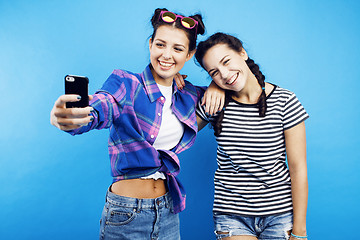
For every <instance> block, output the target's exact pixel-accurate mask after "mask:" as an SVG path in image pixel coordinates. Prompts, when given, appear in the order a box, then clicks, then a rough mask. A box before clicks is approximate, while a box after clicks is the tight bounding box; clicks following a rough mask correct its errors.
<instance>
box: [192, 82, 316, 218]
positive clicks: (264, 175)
mask: <svg viewBox="0 0 360 240" xmlns="http://www.w3.org/2000/svg"><path fill="white" fill-rule="evenodd" d="M266 102H267V111H266V116H265V117H260V116H259V111H258V107H257V105H256V104H243V103H239V102H236V101H235V100H231V101H230V103H229V104H228V106H227V107H226V109H225V114H224V119H223V122H222V132H221V133H220V135H219V137H217V138H216V140H217V143H218V149H217V163H218V169H217V170H216V172H215V178H214V181H215V197H214V208H213V211H214V212H221V213H228V214H238V215H246V216H266V215H275V214H281V213H284V212H288V211H291V210H292V199H291V181H290V174H289V170H288V168H287V165H286V152H285V137H284V130H286V129H289V128H291V127H294V126H296V125H297V124H299V123H301V122H303V121H304V120H305V119H307V118H308V117H309V116H308V114H307V113H306V111H305V109H304V108H303V106H302V105H301V103H300V102H299V100H298V99H297V97H296V96H295V94H294V93H292V92H290V91H288V90H286V89H283V88H280V87H277V86H275V88H274V89H273V91H272V92H271V93H270V94H269V95H268V96H267V100H266ZM197 113H198V114H199V115H200V117H202V118H203V119H204V120H206V121H208V122H209V121H210V122H211V121H213V120H214V119H213V118H212V117H210V118H209V117H207V116H206V114H205V112H204V109H203V108H202V107H200V105H199V107H198V110H197Z"/></svg>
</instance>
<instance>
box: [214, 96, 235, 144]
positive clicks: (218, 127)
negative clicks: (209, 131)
mask: <svg viewBox="0 0 360 240" xmlns="http://www.w3.org/2000/svg"><path fill="white" fill-rule="evenodd" d="M230 99H231V94H230V92H229V91H225V103H224V108H223V109H222V110H221V112H220V113H219V114H218V115H217V116H216V117H215V118H214V121H213V122H212V125H213V127H214V135H215V136H216V137H218V136H219V135H220V133H221V130H222V127H221V123H222V121H223V119H224V114H225V108H226V107H227V105H229V102H230Z"/></svg>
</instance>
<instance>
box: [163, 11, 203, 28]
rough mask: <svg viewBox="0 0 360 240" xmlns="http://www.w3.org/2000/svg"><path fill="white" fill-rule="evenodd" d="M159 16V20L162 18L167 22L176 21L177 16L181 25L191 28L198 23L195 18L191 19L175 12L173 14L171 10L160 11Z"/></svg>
mask: <svg viewBox="0 0 360 240" xmlns="http://www.w3.org/2000/svg"><path fill="white" fill-rule="evenodd" d="M159 18H161V20H163V21H164V22H167V23H173V22H175V21H176V19H177V18H180V19H181V25H182V26H183V27H184V28H187V29H193V28H194V27H196V26H197V25H198V21H196V20H195V19H193V18H191V17H184V16H181V15H177V14H175V13H173V12H169V11H161V12H160V16H159ZM196 30H197V29H196Z"/></svg>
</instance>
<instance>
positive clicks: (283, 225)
mask: <svg viewBox="0 0 360 240" xmlns="http://www.w3.org/2000/svg"><path fill="white" fill-rule="evenodd" d="M214 223H215V234H216V239H222V238H225V237H231V236H244V235H246V236H254V237H256V238H257V239H258V240H263V239H268V240H269V239H271V240H287V239H289V238H290V233H291V230H292V227H293V214H292V212H289V213H284V214H280V215H274V216H267V217H246V216H240V215H235V214H233V215H229V214H222V213H214Z"/></svg>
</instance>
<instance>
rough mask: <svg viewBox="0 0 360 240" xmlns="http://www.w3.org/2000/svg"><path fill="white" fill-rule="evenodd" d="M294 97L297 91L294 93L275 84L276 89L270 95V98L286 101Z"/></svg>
mask: <svg viewBox="0 0 360 240" xmlns="http://www.w3.org/2000/svg"><path fill="white" fill-rule="evenodd" d="M293 97H295V93H293V92H292V91H290V90H288V89H285V88H282V87H279V86H276V85H274V90H273V91H272V92H271V94H270V96H269V100H270V99H275V100H277V101H285V102H286V101H288V100H289V99H291V98H293Z"/></svg>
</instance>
